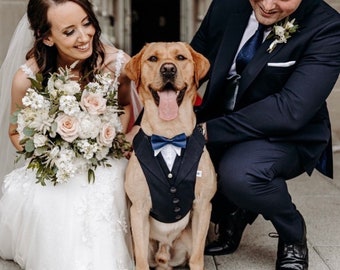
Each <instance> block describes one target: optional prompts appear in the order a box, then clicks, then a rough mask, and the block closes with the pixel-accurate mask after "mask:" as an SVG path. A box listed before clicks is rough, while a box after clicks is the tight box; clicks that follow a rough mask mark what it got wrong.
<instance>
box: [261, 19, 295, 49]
mask: <svg viewBox="0 0 340 270" xmlns="http://www.w3.org/2000/svg"><path fill="white" fill-rule="evenodd" d="M294 23H295V19H292V20H291V21H289V17H287V18H286V19H285V20H284V22H283V23H280V24H275V25H274V26H273V30H272V31H271V33H270V34H269V35H268V37H267V38H272V37H274V38H275V39H274V41H273V42H272V43H271V44H270V45H269V48H268V49H267V51H268V52H269V53H271V52H272V51H273V50H274V49H275V47H276V45H277V44H279V43H287V40H288V39H289V38H290V37H291V34H294V33H295V32H296V30H297V29H298V28H299V26H298V25H297V24H294Z"/></svg>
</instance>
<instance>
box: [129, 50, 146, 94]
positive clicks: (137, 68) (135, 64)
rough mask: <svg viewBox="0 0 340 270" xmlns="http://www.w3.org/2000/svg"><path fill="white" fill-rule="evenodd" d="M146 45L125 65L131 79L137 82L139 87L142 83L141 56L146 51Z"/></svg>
mask: <svg viewBox="0 0 340 270" xmlns="http://www.w3.org/2000/svg"><path fill="white" fill-rule="evenodd" d="M145 47H146V45H145V46H144V47H143V48H142V49H141V50H140V51H139V52H138V53H137V54H135V55H134V56H133V57H131V59H130V60H129V62H127V63H126V65H125V71H126V75H127V76H128V77H129V79H130V80H132V81H134V82H135V84H136V87H137V88H138V85H139V83H140V76H141V58H142V55H143V53H144V51H145Z"/></svg>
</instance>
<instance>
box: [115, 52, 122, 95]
mask: <svg viewBox="0 0 340 270" xmlns="http://www.w3.org/2000/svg"><path fill="white" fill-rule="evenodd" d="M123 64H124V52H123V51H122V50H118V52H117V58H116V63H115V78H114V81H113V88H114V90H118V86H119V76H120V73H121V71H122V67H123Z"/></svg>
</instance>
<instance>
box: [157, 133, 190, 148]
mask: <svg viewBox="0 0 340 270" xmlns="http://www.w3.org/2000/svg"><path fill="white" fill-rule="evenodd" d="M167 144H172V145H174V146H177V147H180V148H185V147H186V144H187V136H185V134H184V133H181V134H178V135H176V136H175V137H173V138H171V139H168V138H165V137H163V136H159V135H152V136H151V145H152V149H153V150H158V149H161V148H162V147H163V146H165V145H167Z"/></svg>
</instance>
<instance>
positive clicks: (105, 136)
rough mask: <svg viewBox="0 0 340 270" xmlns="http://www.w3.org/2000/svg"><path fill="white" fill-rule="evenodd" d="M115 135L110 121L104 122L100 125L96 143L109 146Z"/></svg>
mask: <svg viewBox="0 0 340 270" xmlns="http://www.w3.org/2000/svg"><path fill="white" fill-rule="evenodd" d="M115 137H116V129H115V128H114V126H112V125H111V124H110V123H105V124H103V125H102V127H101V130H100V133H99V136H98V143H99V144H101V145H103V146H107V147H111V146H112V141H113V140H114V138H115Z"/></svg>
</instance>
